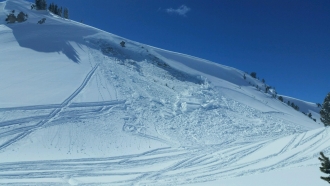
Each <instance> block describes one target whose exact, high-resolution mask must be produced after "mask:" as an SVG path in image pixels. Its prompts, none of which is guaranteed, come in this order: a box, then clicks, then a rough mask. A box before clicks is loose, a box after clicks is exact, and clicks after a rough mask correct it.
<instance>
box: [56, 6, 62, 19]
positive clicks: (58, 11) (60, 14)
mask: <svg viewBox="0 0 330 186" xmlns="http://www.w3.org/2000/svg"><path fill="white" fill-rule="evenodd" d="M62 13H63V10H62V7H61V8H59V9H58V10H57V15H58V16H60V17H62Z"/></svg>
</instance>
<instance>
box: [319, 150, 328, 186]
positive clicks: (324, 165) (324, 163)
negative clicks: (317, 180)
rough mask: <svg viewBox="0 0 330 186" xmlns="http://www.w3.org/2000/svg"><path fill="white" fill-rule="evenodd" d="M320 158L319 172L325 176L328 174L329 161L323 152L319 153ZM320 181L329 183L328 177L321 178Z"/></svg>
mask: <svg viewBox="0 0 330 186" xmlns="http://www.w3.org/2000/svg"><path fill="white" fill-rule="evenodd" d="M320 155H321V157H319V160H320V161H321V165H322V167H320V171H321V172H323V173H325V174H330V160H329V158H328V157H326V156H325V155H324V154H323V152H320ZM321 179H322V180H324V181H326V182H328V183H330V175H329V176H328V177H323V176H321Z"/></svg>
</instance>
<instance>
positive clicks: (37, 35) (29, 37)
mask: <svg viewBox="0 0 330 186" xmlns="http://www.w3.org/2000/svg"><path fill="white" fill-rule="evenodd" d="M8 27H9V28H11V29H12V30H13V34H14V36H15V38H16V40H17V42H18V43H19V45H20V46H21V47H24V48H29V49H32V50H35V51H38V52H45V53H51V52H57V53H63V54H64V55H66V56H67V57H68V58H69V59H70V60H72V61H73V62H75V63H79V62H80V57H79V53H78V52H77V51H76V50H75V48H74V47H73V46H72V44H71V43H76V44H77V45H78V46H79V45H81V44H83V43H85V41H84V40H83V36H86V35H88V34H92V33H93V31H91V30H86V29H82V28H79V27H77V26H70V25H65V27H63V26H60V25H47V24H46V23H45V24H42V25H39V24H36V25H33V24H24V23H23V24H12V25H8Z"/></svg>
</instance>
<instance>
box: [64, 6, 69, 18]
mask: <svg viewBox="0 0 330 186" xmlns="http://www.w3.org/2000/svg"><path fill="white" fill-rule="evenodd" d="M63 17H64V18H65V19H69V10H68V9H67V8H64V12H63Z"/></svg>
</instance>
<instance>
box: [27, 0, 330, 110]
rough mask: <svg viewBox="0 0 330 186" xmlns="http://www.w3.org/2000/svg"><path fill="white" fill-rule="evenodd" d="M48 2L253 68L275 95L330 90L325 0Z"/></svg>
mask: <svg viewBox="0 0 330 186" xmlns="http://www.w3.org/2000/svg"><path fill="white" fill-rule="evenodd" d="M30 1H31V2H34V0H30ZM51 2H54V3H56V4H58V5H61V6H64V7H67V8H68V9H69V13H70V18H71V19H73V20H76V21H81V20H82V21H83V22H84V23H85V24H88V25H91V26H94V27H97V28H100V29H102V30H105V31H108V32H110V33H113V34H116V35H119V36H122V37H125V38H128V39H131V40H134V41H138V42H141V43H144V44H148V45H152V46H155V47H159V48H163V49H167V50H171V51H176V52H180V53H185V54H189V55H193V56H196V57H200V58H204V59H207V60H210V61H213V62H217V63H220V64H224V65H227V66H231V67H235V68H238V69H240V70H243V71H246V72H253V71H254V72H257V76H258V77H260V78H264V79H265V80H266V83H268V84H269V85H271V86H274V87H276V89H277V91H278V93H279V94H283V95H287V96H291V97H296V98H298V99H303V100H306V101H311V102H319V103H323V99H324V97H325V95H326V94H327V93H328V92H330V76H329V74H330V1H329V0H308V1H307V0H54V1H49V0H47V3H51Z"/></svg>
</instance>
